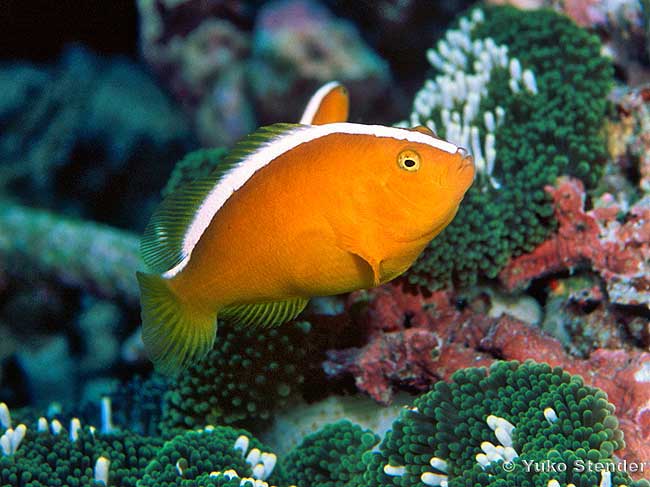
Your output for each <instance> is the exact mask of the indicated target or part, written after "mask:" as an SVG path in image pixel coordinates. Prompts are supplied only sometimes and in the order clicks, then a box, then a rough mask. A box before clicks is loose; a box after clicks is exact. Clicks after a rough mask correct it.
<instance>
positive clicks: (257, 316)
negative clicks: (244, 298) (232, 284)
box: [219, 298, 309, 328]
mask: <svg viewBox="0 0 650 487" xmlns="http://www.w3.org/2000/svg"><path fill="white" fill-rule="evenodd" d="M308 302H309V299H306V298H293V299H287V300H285V301H273V302H270V303H258V304H240V305H235V306H228V307H227V308H224V309H223V310H221V312H220V313H219V317H220V318H223V319H224V320H225V321H227V322H228V323H230V324H232V325H234V326H257V327H263V328H271V327H273V326H280V325H281V324H283V323H286V322H287V321H291V320H292V319H294V318H295V317H296V316H298V315H299V314H300V313H301V312H302V310H303V309H305V306H307V303H308Z"/></svg>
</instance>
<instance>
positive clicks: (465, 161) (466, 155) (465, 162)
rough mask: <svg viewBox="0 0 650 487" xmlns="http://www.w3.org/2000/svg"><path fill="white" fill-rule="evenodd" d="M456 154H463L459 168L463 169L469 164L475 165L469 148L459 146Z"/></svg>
mask: <svg viewBox="0 0 650 487" xmlns="http://www.w3.org/2000/svg"><path fill="white" fill-rule="evenodd" d="M456 154H460V156H461V159H460V166H459V169H461V170H462V169H465V168H466V167H469V166H471V167H472V168H473V167H474V158H473V157H472V155H471V154H470V153H469V152H468V151H467V149H465V148H463V147H459V148H458V150H457V151H456Z"/></svg>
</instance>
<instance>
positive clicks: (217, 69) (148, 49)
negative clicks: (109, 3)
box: [138, 0, 256, 146]
mask: <svg viewBox="0 0 650 487" xmlns="http://www.w3.org/2000/svg"><path fill="white" fill-rule="evenodd" d="M138 10H139V12H140V41H141V42H140V44H141V49H142V54H143V56H144V58H145V60H146V61H147V63H148V64H149V65H150V66H151V67H152V68H153V70H154V71H155V72H156V73H157V74H158V76H159V77H160V78H161V80H162V81H163V82H164V84H165V85H166V86H167V87H168V89H169V90H170V91H171V93H172V94H173V95H174V97H175V98H176V99H177V100H179V102H181V103H182V104H183V106H184V107H185V109H186V111H187V112H188V114H189V115H190V116H191V118H192V119H193V121H194V126H195V129H196V130H197V132H198V135H199V138H200V140H201V142H202V144H203V145H205V146H214V145H224V144H225V145H230V144H232V143H233V142H235V141H236V140H238V139H239V138H241V137H243V136H244V135H246V134H248V133H250V132H251V131H252V130H254V129H255V125H256V124H255V115H254V112H253V107H252V105H251V103H250V101H249V97H248V93H247V86H246V79H245V63H246V59H247V57H248V56H249V51H250V47H249V44H250V39H249V37H250V34H249V33H248V32H246V31H245V30H242V25H244V26H245V25H247V24H250V21H249V20H248V19H247V15H246V12H247V10H248V9H247V8H246V6H245V5H244V4H243V2H239V1H228V2H224V1H222V0H208V1H197V0H182V1H167V0H139V1H138Z"/></svg>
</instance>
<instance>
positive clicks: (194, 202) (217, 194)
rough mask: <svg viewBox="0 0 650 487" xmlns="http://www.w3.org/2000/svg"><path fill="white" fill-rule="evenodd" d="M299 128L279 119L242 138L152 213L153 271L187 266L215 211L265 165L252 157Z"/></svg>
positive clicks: (148, 243)
mask: <svg viewBox="0 0 650 487" xmlns="http://www.w3.org/2000/svg"><path fill="white" fill-rule="evenodd" d="M295 127H298V126H297V125H295V124H275V125H270V126H268V127H262V128H260V129H259V130H257V131H256V132H253V133H252V134H250V135H249V136H247V137H245V138H244V139H242V140H241V141H240V142H239V143H237V144H236V145H235V147H233V149H232V151H231V152H230V153H229V154H228V155H227V156H226V157H224V159H223V160H222V161H221V162H220V163H219V166H218V167H217V168H216V169H215V170H214V171H213V172H212V173H211V174H210V175H209V176H206V177H203V178H199V179H196V180H194V181H192V182H190V183H188V184H185V185H183V186H181V187H180V188H179V189H178V190H176V191H174V192H173V193H172V194H170V195H169V196H167V198H165V199H164V200H163V202H162V203H161V204H160V206H159V207H158V209H157V210H156V212H155V213H154V214H153V216H152V217H151V220H150V221H149V224H148V225H147V228H146V229H145V231H144V235H143V237H142V240H141V242H140V251H141V253H142V257H143V259H144V262H145V264H146V265H147V267H148V268H149V270H150V271H151V272H155V273H158V274H165V275H166V276H165V277H172V276H173V275H175V274H176V273H177V272H179V271H180V270H182V268H183V267H185V265H186V263H187V261H188V260H189V258H190V256H191V253H192V250H193V249H194V246H195V245H196V243H197V242H198V241H199V239H200V238H201V235H202V234H203V232H204V231H205V229H206V228H207V227H208V225H209V224H210V222H211V221H212V218H213V217H214V215H215V214H216V212H217V211H218V210H219V209H220V208H221V207H222V206H223V204H224V203H225V202H226V201H227V200H228V198H229V197H230V196H231V195H232V194H233V193H234V192H235V191H237V190H238V189H239V188H241V187H242V186H243V185H244V183H246V181H248V179H250V177H251V176H252V175H253V174H255V172H256V171H257V170H258V169H261V167H257V166H256V165H255V164H247V158H249V157H250V156H251V155H253V154H255V153H256V152H257V151H259V150H260V149H262V148H263V147H264V146H265V145H266V144H270V143H271V142H273V140H274V139H276V138H278V137H280V136H281V135H283V134H285V133H286V132H288V131H290V130H291V129H293V128H295ZM267 162H270V161H267Z"/></svg>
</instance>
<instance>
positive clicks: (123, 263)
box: [0, 200, 140, 302]
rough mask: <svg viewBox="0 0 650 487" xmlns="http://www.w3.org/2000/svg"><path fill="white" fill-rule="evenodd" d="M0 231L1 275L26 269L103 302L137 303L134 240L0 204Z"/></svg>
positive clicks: (108, 230) (137, 260)
mask: <svg viewBox="0 0 650 487" xmlns="http://www.w3.org/2000/svg"><path fill="white" fill-rule="evenodd" d="M0 227H2V229H3V232H2V235H0V258H1V259H2V265H3V267H5V268H6V269H7V270H9V271H12V270H13V272H15V273H21V274H24V273H25V271H26V269H32V270H33V271H37V272H40V273H43V274H45V275H53V276H55V277H56V278H57V279H58V280H59V281H60V282H62V283H64V284H67V285H72V286H78V287H81V288H83V289H85V290H87V291H89V292H92V293H96V294H98V295H100V296H103V297H106V298H116V297H120V298H123V299H125V300H127V301H131V302H134V301H135V300H136V299H137V296H138V284H137V282H136V279H135V274H134V273H135V271H136V270H137V269H138V267H139V266H140V252H139V238H138V237H137V236H136V235H133V234H132V233H130V232H126V231H123V230H118V229H115V228H111V227H108V226H106V225H99V224H97V223H92V222H88V221H82V220H75V219H72V218H67V217H64V216H61V215H56V214H53V213H49V212H47V211H41V210H35V209H31V208H27V207H24V206H21V205H18V204H15V203H12V202H9V201H2V200H0Z"/></svg>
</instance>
